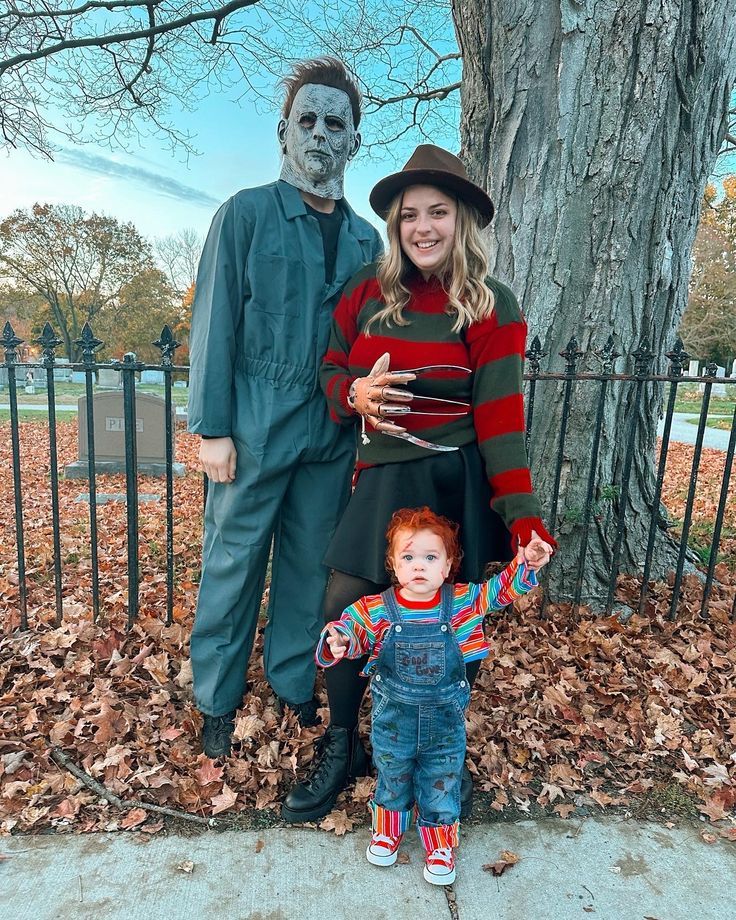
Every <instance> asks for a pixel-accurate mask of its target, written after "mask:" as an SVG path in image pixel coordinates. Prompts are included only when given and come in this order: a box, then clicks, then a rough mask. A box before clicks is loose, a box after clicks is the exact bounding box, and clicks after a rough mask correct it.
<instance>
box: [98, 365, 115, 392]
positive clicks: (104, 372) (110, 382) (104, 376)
mask: <svg viewBox="0 0 736 920" xmlns="http://www.w3.org/2000/svg"><path fill="white" fill-rule="evenodd" d="M120 380H121V378H120V371H117V370H115V368H114V367H101V368H100V369H99V370H98V371H97V386H98V387H100V388H101V389H108V390H119V389H120V386H121V382H120Z"/></svg>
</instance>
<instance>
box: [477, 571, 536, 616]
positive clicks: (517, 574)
mask: <svg viewBox="0 0 736 920" xmlns="http://www.w3.org/2000/svg"><path fill="white" fill-rule="evenodd" d="M538 584H539V582H538V581H537V576H536V574H535V573H534V571H533V570H532V569H530V568H529V567H528V566H527V565H526V564H525V563H524V562H522V563H519V561H518V560H517V559H514V560H513V562H510V563H509V564H508V565H507V566H506V568H505V569H504V570H503V571H502V572H500V573H499V574H498V575H494V576H493V578H490V579H489V580H488V581H487V582H485V583H484V584H483V585H482V586H481V590H480V594H479V596H478V606H479V608H480V611H481V613H482V614H485V613H488V612H490V611H494V610H495V611H497V610H503V608H504V607H508V605H509V604H513V603H514V601H517V600H518V599H519V598H520V597H523V596H524V595H525V594H528V593H529V591H531V590H532V588H536V586H537V585H538Z"/></svg>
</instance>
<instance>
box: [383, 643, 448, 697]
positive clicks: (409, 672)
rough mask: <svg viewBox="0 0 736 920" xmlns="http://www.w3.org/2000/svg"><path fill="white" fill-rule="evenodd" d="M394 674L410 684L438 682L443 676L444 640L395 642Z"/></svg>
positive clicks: (429, 684) (426, 684)
mask: <svg viewBox="0 0 736 920" xmlns="http://www.w3.org/2000/svg"><path fill="white" fill-rule="evenodd" d="M395 649H396V674H397V676H398V677H399V679H400V680H402V681H403V682H404V683H406V684H409V685H410V686H411V685H412V684H413V685H415V686H416V685H417V684H421V685H423V686H431V685H433V684H438V683H439V682H440V681H441V680H442V678H443V677H444V676H445V644H444V642H412V643H404V642H399V641H397V642H396V646H395Z"/></svg>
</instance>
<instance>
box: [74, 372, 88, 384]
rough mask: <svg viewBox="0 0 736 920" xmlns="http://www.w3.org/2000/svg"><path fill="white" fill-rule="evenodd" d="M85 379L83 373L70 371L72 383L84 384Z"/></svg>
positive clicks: (85, 376)
mask: <svg viewBox="0 0 736 920" xmlns="http://www.w3.org/2000/svg"><path fill="white" fill-rule="evenodd" d="M86 379H87V375H86V374H85V372H84V371H72V383H84V382H85V380H86Z"/></svg>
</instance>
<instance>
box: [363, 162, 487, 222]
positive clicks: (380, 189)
mask: <svg viewBox="0 0 736 920" xmlns="http://www.w3.org/2000/svg"><path fill="white" fill-rule="evenodd" d="M410 185H436V186H438V187H439V188H442V189H447V190H448V191H450V192H452V194H453V195H456V196H457V197H458V198H461V199H462V200H463V201H464V202H465V203H466V204H469V205H472V206H473V207H474V208H475V209H476V211H477V212H478V214H479V215H480V225H481V227H485V226H486V225H487V224H489V223H490V222H491V218H492V217H493V212H494V211H495V208H494V207H493V202H492V201H491V199H490V198H489V197H488V195H486V193H485V192H484V191H483V189H482V188H480V186H478V185H476V184H475V183H474V182H471V181H470V179H468V174H467V172H466V171H465V167H464V166H463V163H462V160H460V159H458V157H456V156H455V155H454V154H452V153H450V152H449V151H448V150H443V149H442V147H436V146H435V145H434V144H420V145H419V146H418V147H417V149H416V150H415V151H414V153H412V155H411V156H410V157H409V159H408V160H407V162H406V164H405V165H404V168H403V169H402V170H401V172H397V173H392V175H390V176H386V178H385V179H381V181H380V182H378V183H376V185H375V186H374V187H373V191H372V192H371V195H370V203H371V207H372V208H373V210H374V211H375V212H376V214H378V215H379V217H382V218H383V219H384V220H385V219H386V215H387V214H388V209H389V207H390V206H391V202H392V201H393V200H394V198H395V197H396V194H397V193H398V192H400V191H401V190H402V189H405V188H408V186H410Z"/></svg>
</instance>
